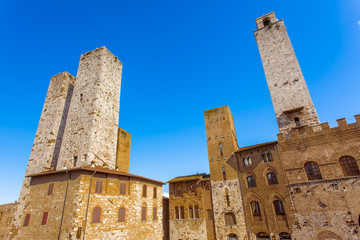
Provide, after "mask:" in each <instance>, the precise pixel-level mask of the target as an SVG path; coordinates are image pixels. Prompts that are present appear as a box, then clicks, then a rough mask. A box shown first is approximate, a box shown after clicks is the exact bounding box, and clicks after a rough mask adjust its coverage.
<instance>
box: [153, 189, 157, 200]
mask: <svg viewBox="0 0 360 240" xmlns="http://www.w3.org/2000/svg"><path fill="white" fill-rule="evenodd" d="M154 198H157V189H156V187H154Z"/></svg>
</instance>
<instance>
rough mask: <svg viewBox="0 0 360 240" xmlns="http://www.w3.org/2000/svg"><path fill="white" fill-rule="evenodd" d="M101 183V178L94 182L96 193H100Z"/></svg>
mask: <svg viewBox="0 0 360 240" xmlns="http://www.w3.org/2000/svg"><path fill="white" fill-rule="evenodd" d="M102 185H103V182H102V181H101V180H97V181H96V183H95V192H96V193H102Z"/></svg>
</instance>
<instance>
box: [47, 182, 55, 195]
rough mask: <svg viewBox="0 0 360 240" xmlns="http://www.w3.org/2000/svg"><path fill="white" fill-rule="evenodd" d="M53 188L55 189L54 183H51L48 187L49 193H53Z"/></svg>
mask: <svg viewBox="0 0 360 240" xmlns="http://www.w3.org/2000/svg"><path fill="white" fill-rule="evenodd" d="M53 189H54V183H50V184H49V188H48V195H52V193H53Z"/></svg>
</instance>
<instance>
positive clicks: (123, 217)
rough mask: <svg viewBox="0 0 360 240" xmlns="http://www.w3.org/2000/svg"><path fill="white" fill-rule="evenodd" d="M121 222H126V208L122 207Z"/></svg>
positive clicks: (120, 211) (120, 212)
mask: <svg viewBox="0 0 360 240" xmlns="http://www.w3.org/2000/svg"><path fill="white" fill-rule="evenodd" d="M118 221H119V222H125V208H123V207H121V208H120V210H119V220H118Z"/></svg>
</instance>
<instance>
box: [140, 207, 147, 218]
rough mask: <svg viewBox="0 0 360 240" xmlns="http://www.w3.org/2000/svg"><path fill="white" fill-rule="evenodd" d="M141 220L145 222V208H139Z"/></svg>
mask: <svg viewBox="0 0 360 240" xmlns="http://www.w3.org/2000/svg"><path fill="white" fill-rule="evenodd" d="M141 220H142V221H146V206H144V207H142V208H141Z"/></svg>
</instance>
